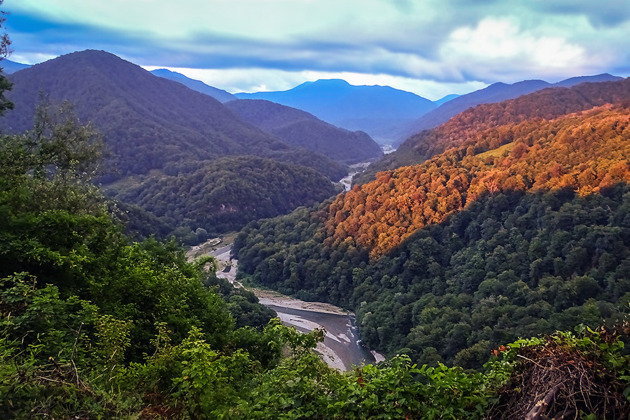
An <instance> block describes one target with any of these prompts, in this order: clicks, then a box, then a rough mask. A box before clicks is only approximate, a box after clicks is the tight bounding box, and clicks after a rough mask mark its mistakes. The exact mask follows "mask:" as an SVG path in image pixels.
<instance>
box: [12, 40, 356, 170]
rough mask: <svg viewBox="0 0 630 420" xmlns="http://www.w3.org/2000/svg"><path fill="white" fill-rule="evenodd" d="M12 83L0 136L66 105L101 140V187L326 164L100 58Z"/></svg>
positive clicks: (123, 64) (55, 65)
mask: <svg viewBox="0 0 630 420" xmlns="http://www.w3.org/2000/svg"><path fill="white" fill-rule="evenodd" d="M10 79H11V81H12V82H13V84H14V86H13V89H12V91H11V92H10V93H8V96H9V98H10V99H11V101H13V102H14V104H15V110H13V111H12V112H9V113H7V114H6V116H5V117H4V118H2V119H0V128H1V129H2V130H3V131H4V132H22V131H24V130H27V129H29V128H31V127H32V125H33V118H34V115H35V112H36V109H37V104H38V103H39V102H41V101H42V100H45V101H48V102H51V103H52V104H53V105H59V104H60V103H61V102H62V101H69V102H70V103H72V104H73V105H74V109H75V112H76V113H77V115H78V116H79V118H80V119H81V120H82V121H84V122H88V121H90V122H91V123H93V124H94V126H95V127H96V128H98V129H99V130H100V131H101V132H102V133H103V135H104V142H105V144H106V146H107V148H108V151H109V157H108V160H107V163H108V165H107V167H106V168H105V174H104V175H106V176H104V177H102V178H101V180H103V181H111V180H114V179H116V178H120V177H122V176H126V175H133V174H144V173H147V172H148V171H150V170H153V169H163V168H165V167H166V166H168V165H173V164H179V165H181V164H182V163H183V162H189V161H200V160H210V159H215V158H218V157H222V156H230V155H256V156H264V157H273V158H279V159H284V160H285V161H290V162H293V163H298V164H302V165H304V164H305V165H306V166H309V167H311V165H310V163H309V162H310V161H313V162H317V163H321V162H322V161H323V160H327V159H326V158H325V157H323V156H318V155H315V154H314V153H312V152H310V151H307V150H300V151H299V156H297V159H296V156H295V152H296V151H295V148H292V147H290V146H289V145H288V144H286V143H285V142H283V141H281V140H280V139H278V138H277V137H273V136H270V135H268V134H266V133H264V132H263V131H261V130H259V129H257V128H255V127H253V126H251V125H249V124H247V123H245V122H243V121H242V120H241V119H240V118H238V117H237V116H235V115H234V114H233V113H232V112H230V111H229V110H228V109H226V108H225V107H224V106H223V105H221V103H219V102H218V101H217V100H215V99H214V98H212V97H210V96H208V95H204V94H201V93H199V92H196V91H193V90H191V89H189V88H187V87H185V86H183V85H181V84H180V83H177V82H173V81H171V80H166V79H163V78H161V77H157V76H154V75H152V74H151V73H149V72H148V71H146V70H144V69H142V68H141V67H139V66H137V65H135V64H132V63H130V62H128V61H125V60H122V59H120V58H118V57H116V56H115V55H113V54H110V53H107V52H104V51H92V50H89V51H81V52H76V53H72V54H67V55H64V56H61V57H58V58H56V59H53V60H49V61H46V62H44V63H41V64H37V65H35V66H33V67H30V68H28V69H25V70H21V71H19V72H17V73H14V74H13V75H11V76H10ZM42 96H43V97H42ZM302 155H306V157H305V158H303V159H302V158H301V156H302ZM316 169H317V170H320V171H321V170H323V171H324V172H323V173H324V175H326V176H328V177H330V178H331V179H332V180H334V181H337V180H339V179H340V178H341V177H343V176H344V175H345V173H344V172H345V169H344V168H343V167H342V166H341V165H339V164H337V163H334V162H331V161H328V162H327V165H326V167H321V165H320V166H318V167H316ZM340 174H341V176H339V175H340Z"/></svg>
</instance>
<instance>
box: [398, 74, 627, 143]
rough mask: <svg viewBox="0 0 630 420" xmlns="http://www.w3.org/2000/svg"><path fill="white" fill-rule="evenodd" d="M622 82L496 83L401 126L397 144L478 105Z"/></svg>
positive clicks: (589, 78) (596, 78)
mask: <svg viewBox="0 0 630 420" xmlns="http://www.w3.org/2000/svg"><path fill="white" fill-rule="evenodd" d="M620 79H621V77H617V76H612V75H610V74H608V73H604V74H598V75H596V76H580V77H572V78H569V79H566V80H562V81H560V82H558V83H548V82H545V81H544V80H524V81H521V82H517V83H513V84H506V83H501V82H499V83H494V84H492V85H490V86H488V87H486V88H484V89H480V90H476V91H474V92H471V93H468V94H466V95H461V96H458V97H456V98H451V99H450V100H448V101H446V102H444V103H442V104H441V105H440V106H438V107H437V108H436V109H434V110H432V111H429V112H427V113H425V114H424V115H422V116H418V118H416V119H415V120H414V121H413V122H411V123H409V124H407V125H404V126H401V127H399V129H398V131H397V133H396V134H395V135H396V137H397V141H396V142H395V143H396V144H400V143H402V141H404V140H406V139H407V138H408V137H410V136H412V135H414V134H417V133H419V132H421V131H422V130H427V129H429V128H433V127H437V126H438V125H440V124H442V123H445V122H446V121H448V120H449V119H450V118H451V117H454V116H455V115H457V114H459V113H460V112H463V111H465V110H467V109H468V108H471V107H473V106H476V105H480V104H488V103H495V102H501V101H505V100H508V99H513V98H517V97H519V96H521V95H527V94H528V93H532V92H536V91H538V90H541V89H545V88H549V87H571V86H575V85H577V84H580V83H586V82H591V83H597V82H610V81H615V80H620ZM442 100H443V99H442ZM436 104H437V102H436Z"/></svg>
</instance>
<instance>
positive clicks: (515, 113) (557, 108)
mask: <svg viewBox="0 0 630 420" xmlns="http://www.w3.org/2000/svg"><path fill="white" fill-rule="evenodd" d="M628 98H630V80H628V79H624V80H620V81H616V82H601V83H584V84H579V85H577V86H574V87H572V88H562V87H560V88H550V89H544V90H541V91H538V92H534V93H531V94H529V95H525V96H521V97H519V98H516V99H511V100H508V101H504V102H499V103H495V104H485V105H479V106H476V107H474V108H471V109H468V110H467V111H464V112H462V113H461V114H458V115H457V116H455V117H453V118H452V119H450V120H449V121H448V122H446V123H444V124H442V125H441V126H439V127H436V128H434V129H432V130H426V131H423V132H421V133H418V134H416V135H414V136H412V137H410V138H408V139H407V140H406V141H405V142H404V143H403V144H402V145H401V146H400V147H399V148H398V150H396V151H395V152H394V153H391V154H389V155H386V156H385V157H384V158H383V159H381V160H380V161H378V162H376V163H375V164H374V165H371V167H370V168H369V169H368V171H366V172H365V173H364V174H363V175H362V176H361V177H359V178H358V182H359V183H361V182H368V181H370V180H372V179H373V178H374V175H375V174H376V172H378V171H382V170H387V169H395V168H398V167H401V166H405V165H414V164H418V163H422V162H424V161H425V160H427V159H429V158H431V157H432V156H435V155H436V154H439V153H442V152H443V151H445V150H447V149H448V148H450V147H458V146H461V145H462V144H464V143H467V142H474V141H476V140H479V139H480V133H481V132H483V131H484V130H487V129H489V128H495V129H497V130H498V129H499V126H503V125H510V124H517V123H520V122H523V121H526V120H529V119H535V118H542V119H552V118H557V117H560V116H562V115H566V114H569V113H572V112H578V111H584V110H587V109H591V108H593V107H595V106H601V105H604V104H607V103H616V102H620V101H627V100H628ZM506 135H509V132H507V133H506Z"/></svg>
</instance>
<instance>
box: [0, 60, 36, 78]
mask: <svg viewBox="0 0 630 420" xmlns="http://www.w3.org/2000/svg"><path fill="white" fill-rule="evenodd" d="M29 67H31V65H30V64H22V63H16V62H15V61H11V60H7V59H6V58H5V59H4V60H2V61H0V68H2V72H3V73H5V74H12V73H15V72H16V71H20V70H24V69H27V68H29Z"/></svg>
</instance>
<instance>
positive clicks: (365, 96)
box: [236, 79, 435, 144]
mask: <svg viewBox="0 0 630 420" xmlns="http://www.w3.org/2000/svg"><path fill="white" fill-rule="evenodd" d="M236 96H237V97H238V98H239V99H265V100H269V101H272V102H276V103H279V104H281V105H286V106H290V107H294V108H298V109H302V110H304V111H307V112H309V113H311V114H313V115H315V116H316V117H318V118H320V119H322V120H324V121H326V122H328V123H330V124H333V125H336V126H340V127H343V128H346V129H349V130H361V131H365V132H366V133H368V134H370V136H372V137H373V138H374V139H375V140H376V141H377V142H378V143H380V144H383V143H387V142H388V141H390V139H389V138H385V137H384V135H386V134H387V133H388V132H389V131H390V129H391V128H393V127H395V126H397V125H399V124H401V123H402V122H403V121H410V120H412V119H414V118H417V116H418V115H420V114H423V113H425V112H428V111H429V110H431V109H434V108H435V104H434V103H433V102H432V101H430V100H428V99H426V98H423V97H421V96H418V95H416V94H414V93H411V92H407V91H403V90H399V89H394V88H392V87H389V86H354V85H351V84H350V83H348V82H346V81H345V80H340V79H320V80H317V81H314V82H305V83H302V84H300V85H298V86H296V87H294V88H292V89H289V90H286V91H275V92H257V93H237V94H236Z"/></svg>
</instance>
